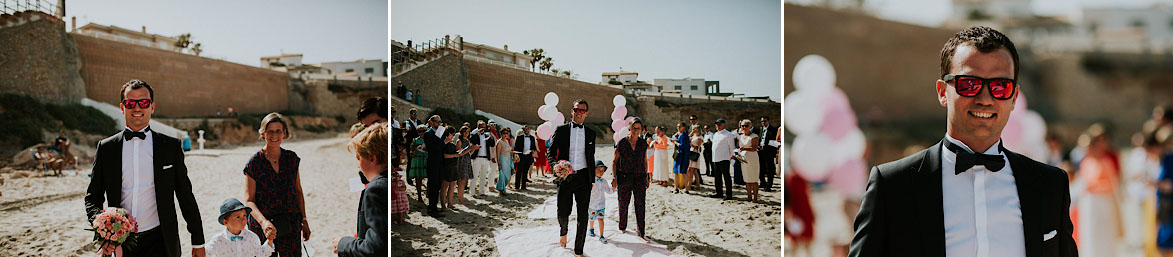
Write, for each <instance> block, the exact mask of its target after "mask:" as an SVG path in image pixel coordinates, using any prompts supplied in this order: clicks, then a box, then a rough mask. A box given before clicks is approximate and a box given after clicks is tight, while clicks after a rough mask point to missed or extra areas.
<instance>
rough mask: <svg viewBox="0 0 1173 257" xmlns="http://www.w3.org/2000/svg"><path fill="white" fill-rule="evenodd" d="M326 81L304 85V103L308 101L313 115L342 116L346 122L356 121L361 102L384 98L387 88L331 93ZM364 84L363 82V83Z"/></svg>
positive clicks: (315, 81)
mask: <svg viewBox="0 0 1173 257" xmlns="http://www.w3.org/2000/svg"><path fill="white" fill-rule="evenodd" d="M329 83H330V82H328V81H319V80H311V81H308V82H306V83H305V87H306V101H309V103H310V105H312V109H313V110H314V114H317V115H325V116H342V117H343V118H346V121H347V122H351V123H353V122H356V121H358V117H356V114H358V108H359V107H362V102H363V101H364V100H366V99H367V98H371V97H379V96H382V97H386V96H387V86H386V85H383V86H382V87H373V88H367V89H348V90H345V91H339V92H333V91H330V89H329V87H330V86H329ZM364 83H365V82H364Z"/></svg>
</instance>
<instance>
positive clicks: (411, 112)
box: [407, 108, 419, 114]
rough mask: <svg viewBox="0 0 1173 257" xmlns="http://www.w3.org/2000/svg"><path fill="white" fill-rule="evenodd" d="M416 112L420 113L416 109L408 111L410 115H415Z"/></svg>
mask: <svg viewBox="0 0 1173 257" xmlns="http://www.w3.org/2000/svg"><path fill="white" fill-rule="evenodd" d="M416 112H419V110H417V109H415V108H411V110H407V113H410V114H415V113H416Z"/></svg>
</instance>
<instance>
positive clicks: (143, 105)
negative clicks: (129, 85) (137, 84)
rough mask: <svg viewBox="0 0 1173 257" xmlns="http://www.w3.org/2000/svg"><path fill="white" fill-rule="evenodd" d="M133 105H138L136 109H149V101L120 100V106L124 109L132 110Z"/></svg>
mask: <svg viewBox="0 0 1173 257" xmlns="http://www.w3.org/2000/svg"><path fill="white" fill-rule="evenodd" d="M135 105H138V108H142V109H146V108H151V99H126V100H122V106H123V107H126V109H134V108H135Z"/></svg>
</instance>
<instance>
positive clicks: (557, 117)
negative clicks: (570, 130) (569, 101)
mask: <svg viewBox="0 0 1173 257" xmlns="http://www.w3.org/2000/svg"><path fill="white" fill-rule="evenodd" d="M554 115H555V116H554V118H553V119H550V123H551V124H554V125H555V126H557V125H562V124H563V123H566V117H565V116H562V113H561V112H555V113H554Z"/></svg>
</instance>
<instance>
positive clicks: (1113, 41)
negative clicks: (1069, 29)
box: [1081, 4, 1173, 52]
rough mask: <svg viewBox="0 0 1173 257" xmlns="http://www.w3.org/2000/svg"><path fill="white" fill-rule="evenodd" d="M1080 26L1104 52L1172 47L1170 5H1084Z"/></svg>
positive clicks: (1172, 14) (1158, 50)
mask: <svg viewBox="0 0 1173 257" xmlns="http://www.w3.org/2000/svg"><path fill="white" fill-rule="evenodd" d="M1081 23H1082V25H1083V27H1084V28H1085V29H1086V31H1088V32H1090V33H1091V34H1092V39H1093V43H1092V45H1093V47H1094V48H1096V49H1098V50H1102V51H1106V52H1144V51H1151V52H1167V51H1169V50H1170V49H1171V48H1173V7H1170V6H1168V5H1162V4H1158V5H1154V6H1152V7H1148V8H1085V9H1083V20H1082V22H1081Z"/></svg>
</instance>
